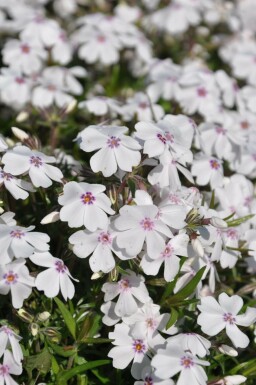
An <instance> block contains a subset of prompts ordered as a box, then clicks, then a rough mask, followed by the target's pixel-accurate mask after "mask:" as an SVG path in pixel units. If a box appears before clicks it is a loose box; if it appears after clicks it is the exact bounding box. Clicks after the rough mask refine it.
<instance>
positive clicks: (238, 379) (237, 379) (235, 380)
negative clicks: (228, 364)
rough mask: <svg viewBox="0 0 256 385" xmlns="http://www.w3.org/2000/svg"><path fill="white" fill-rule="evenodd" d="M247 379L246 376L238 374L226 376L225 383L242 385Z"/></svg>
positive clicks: (227, 384)
mask: <svg viewBox="0 0 256 385" xmlns="http://www.w3.org/2000/svg"><path fill="white" fill-rule="evenodd" d="M246 380H247V378H246V377H244V376H241V375H239V374H236V375H234V376H226V377H224V381H225V385H240V384H242V383H243V382H245V381H246Z"/></svg>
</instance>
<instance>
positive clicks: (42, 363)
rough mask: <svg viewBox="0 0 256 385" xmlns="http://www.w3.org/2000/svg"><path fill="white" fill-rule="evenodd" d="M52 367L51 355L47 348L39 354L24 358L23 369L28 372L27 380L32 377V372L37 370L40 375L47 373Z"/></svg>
mask: <svg viewBox="0 0 256 385" xmlns="http://www.w3.org/2000/svg"><path fill="white" fill-rule="evenodd" d="M51 366H52V355H51V353H50V352H49V350H48V349H47V348H44V350H42V351H41V353H38V354H35V355H33V356H29V357H26V358H25V363H24V367H25V369H26V371H27V372H28V375H29V378H31V377H32V371H33V370H34V369H36V370H38V371H39V372H40V373H44V374H46V373H48V372H49V370H50V369H51Z"/></svg>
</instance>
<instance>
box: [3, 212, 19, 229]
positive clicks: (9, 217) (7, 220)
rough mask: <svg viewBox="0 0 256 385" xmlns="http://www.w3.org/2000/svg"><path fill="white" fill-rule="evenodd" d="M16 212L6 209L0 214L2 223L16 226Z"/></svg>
mask: <svg viewBox="0 0 256 385" xmlns="http://www.w3.org/2000/svg"><path fill="white" fill-rule="evenodd" d="M14 216H15V213H12V212H11V211H6V212H5V213H3V214H2V215H0V225H8V226H16V224H17V222H16V220H15V219H14Z"/></svg>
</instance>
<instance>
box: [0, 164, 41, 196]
mask: <svg viewBox="0 0 256 385" xmlns="http://www.w3.org/2000/svg"><path fill="white" fill-rule="evenodd" d="M2 185H4V187H5V188H6V190H8V191H9V193H10V194H11V195H12V196H13V198H14V199H26V198H27V197H28V196H29V193H28V192H27V191H30V192H34V189H33V186H32V184H31V183H29V182H26V181H24V180H22V179H17V178H15V177H14V176H13V175H12V174H9V173H6V172H4V171H3V170H2V169H1V167H0V186H2ZM26 190H27V191H26Z"/></svg>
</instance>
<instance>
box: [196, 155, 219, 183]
mask: <svg viewBox="0 0 256 385" xmlns="http://www.w3.org/2000/svg"><path fill="white" fill-rule="evenodd" d="M191 172H192V175H193V176H195V177H196V183H197V184H198V185H199V186H205V185H207V184H208V183H210V186H211V188H212V189H215V188H216V187H221V186H222V185H223V178H224V176H223V167H222V162H221V161H220V160H219V159H217V158H215V157H213V156H212V157H208V156H206V155H201V156H198V157H197V158H196V159H195V160H194V161H193V164H192V167H191Z"/></svg>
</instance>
